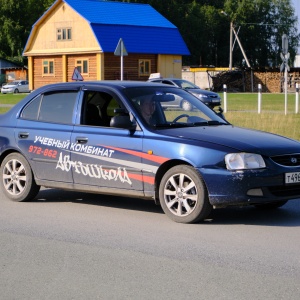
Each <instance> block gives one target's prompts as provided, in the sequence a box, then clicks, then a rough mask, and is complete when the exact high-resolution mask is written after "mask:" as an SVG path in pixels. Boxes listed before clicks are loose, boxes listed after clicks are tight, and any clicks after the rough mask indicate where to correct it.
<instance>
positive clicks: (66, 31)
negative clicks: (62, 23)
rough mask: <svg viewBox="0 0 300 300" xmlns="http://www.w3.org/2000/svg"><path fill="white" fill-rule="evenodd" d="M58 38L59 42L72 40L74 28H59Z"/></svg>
mask: <svg viewBox="0 0 300 300" xmlns="http://www.w3.org/2000/svg"><path fill="white" fill-rule="evenodd" d="M56 37H57V40H58V41H66V40H68V41H70V40H71V39H72V28H58V29H57V31H56Z"/></svg>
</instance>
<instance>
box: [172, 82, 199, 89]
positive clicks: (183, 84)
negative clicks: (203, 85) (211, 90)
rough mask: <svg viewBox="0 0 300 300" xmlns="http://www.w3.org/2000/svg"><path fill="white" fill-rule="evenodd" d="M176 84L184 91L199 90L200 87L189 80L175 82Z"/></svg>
mask: <svg viewBox="0 0 300 300" xmlns="http://www.w3.org/2000/svg"><path fill="white" fill-rule="evenodd" d="M174 82H175V83H176V84H177V85H178V86H179V87H181V88H182V89H199V87H198V86H197V85H195V84H193V83H191V82H190V81H187V80H174Z"/></svg>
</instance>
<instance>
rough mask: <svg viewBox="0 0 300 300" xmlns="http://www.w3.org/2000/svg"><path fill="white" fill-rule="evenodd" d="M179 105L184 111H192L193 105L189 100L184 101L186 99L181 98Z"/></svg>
mask: <svg viewBox="0 0 300 300" xmlns="http://www.w3.org/2000/svg"><path fill="white" fill-rule="evenodd" d="M181 107H182V109H183V110H185V111H192V110H193V105H192V104H191V103H190V102H188V101H186V100H182V102H181Z"/></svg>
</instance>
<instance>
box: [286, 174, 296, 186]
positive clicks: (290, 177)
mask: <svg viewBox="0 0 300 300" xmlns="http://www.w3.org/2000/svg"><path fill="white" fill-rule="evenodd" d="M299 182H300V172H293V173H285V183H286V184H291V183H299Z"/></svg>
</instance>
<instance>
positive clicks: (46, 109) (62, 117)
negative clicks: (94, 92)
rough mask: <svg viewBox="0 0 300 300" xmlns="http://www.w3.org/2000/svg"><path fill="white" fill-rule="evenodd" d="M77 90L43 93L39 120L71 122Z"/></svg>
mask: <svg viewBox="0 0 300 300" xmlns="http://www.w3.org/2000/svg"><path fill="white" fill-rule="evenodd" d="M77 94H78V92H77V91H63V92H55V93H46V94H44V95H43V98H42V101H41V105H40V112H39V116H38V120H39V121H43V122H53V123H62V124H71V123H72V121H73V112H74V107H75V103H76V98H77Z"/></svg>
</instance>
